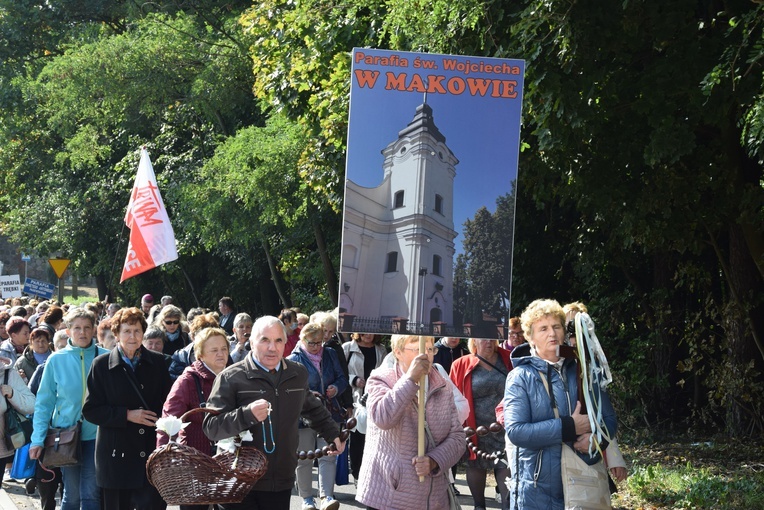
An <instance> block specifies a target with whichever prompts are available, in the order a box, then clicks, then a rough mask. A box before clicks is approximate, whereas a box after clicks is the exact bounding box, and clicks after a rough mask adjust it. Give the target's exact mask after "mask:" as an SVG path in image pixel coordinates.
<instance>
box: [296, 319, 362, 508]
mask: <svg viewBox="0 0 764 510" xmlns="http://www.w3.org/2000/svg"><path fill="white" fill-rule="evenodd" d="M287 359H289V360H291V361H295V362H297V363H300V364H301V365H303V366H304V367H305V368H306V369H307V371H308V386H309V387H310V391H312V392H313V393H314V394H316V396H318V397H319V398H320V399H321V400H323V401H324V402H325V403H326V405H327V407H328V408H329V410H330V411H331V413H332V418H334V421H336V422H338V423H339V422H341V421H342V420H343V419H344V415H343V411H344V409H343V408H342V407H341V406H340V405H339V403H338V402H337V396H338V395H339V394H340V393H342V392H343V391H345V388H347V386H348V380H347V378H346V377H345V373H344V372H343V371H342V367H341V366H340V362H339V359H337V354H336V353H335V352H334V350H333V349H327V348H324V346H323V328H322V326H321V325H320V324H314V323H308V324H306V325H305V327H304V328H302V331H301V332H300V342H299V343H298V344H297V345H296V346H295V348H294V350H293V351H292V354H290V355H289V357H288V358H287ZM326 444H327V443H326V441H325V440H324V439H323V438H321V437H318V434H317V433H316V431H315V430H313V429H312V428H309V427H308V426H307V424H304V423H301V424H300V430H299V443H298V446H297V449H298V450H300V451H308V450H315V449H316V448H323V447H324V446H326ZM312 467H313V459H304V460H299V461H297V469H296V470H295V473H296V475H297V492H298V493H299V495H300V497H301V498H302V499H303V505H302V508H303V510H315V509H316V508H321V509H322V510H324V509H331V510H336V509H337V508H338V507H339V502H338V501H337V500H336V499H334V478H335V475H336V472H337V457H336V456H331V455H324V456H323V457H321V458H320V459H318V490H319V496H320V497H322V498H324V499H323V502H322V504H321V506H320V507H317V506H316V503H315V500H314V498H313V488H312V483H313V482H312V479H313V475H312Z"/></svg>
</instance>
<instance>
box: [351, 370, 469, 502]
mask: <svg viewBox="0 0 764 510" xmlns="http://www.w3.org/2000/svg"><path fill="white" fill-rule="evenodd" d="M428 384H429V388H428V393H427V404H426V407H425V419H426V421H427V424H428V425H429V428H430V431H431V432H432V436H433V439H434V440H435V444H434V445H433V444H431V442H430V441H429V439H428V440H427V441H426V452H427V453H426V455H428V456H429V457H430V458H432V459H433V460H434V461H435V462H436V463H437V464H438V468H436V469H435V470H434V471H433V472H432V473H431V474H430V475H429V476H427V477H425V480H424V482H421V483H420V482H419V477H417V475H416V472H415V471H414V466H413V465H412V463H411V461H412V459H413V458H414V457H416V456H417V390H418V389H419V386H418V385H417V384H416V383H415V382H413V381H412V380H411V379H409V378H408V377H407V376H406V375H405V374H403V373H402V372H401V369H400V367H399V366H398V364H397V363H396V365H395V366H394V367H392V368H378V369H377V370H374V371H373V372H372V374H371V376H370V377H369V380H368V381H367V382H366V393H367V394H368V397H367V398H368V400H367V401H366V410H367V413H368V428H367V430H366V446H365V449H364V461H363V464H362V465H361V473H360V476H359V481H358V493H357V496H356V499H357V500H358V501H360V502H361V503H363V504H364V505H367V506H370V507H373V508H379V509H381V510H390V509H400V510H410V509H412V508H416V509H421V510H426V509H430V510H440V509H447V508H448V493H447V488H448V478H447V472H448V469H449V468H451V466H453V465H454V464H456V463H457V462H458V460H459V459H460V458H461V457H462V455H463V454H464V450H465V444H466V443H465V437H464V431H463V430H462V426H461V424H460V423H459V418H458V417H457V412H456V406H455V405H454V397H453V394H452V393H451V389H450V388H449V387H448V386H447V385H446V381H445V380H444V379H443V377H441V375H440V374H439V373H438V371H437V370H435V369H431V370H430V373H429V375H428Z"/></svg>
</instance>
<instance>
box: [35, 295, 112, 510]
mask: <svg viewBox="0 0 764 510" xmlns="http://www.w3.org/2000/svg"><path fill="white" fill-rule="evenodd" d="M64 321H65V322H66V333H67V335H69V340H68V344H67V346H66V347H65V348H64V349H62V350H60V351H56V352H55V353H53V354H51V355H50V357H49V358H48V360H47V361H46V362H45V371H44V372H43V375H42V380H41V381H40V387H39V389H38V390H37V400H36V402H35V408H34V419H33V423H34V432H33V433H32V446H31V447H30V448H29V457H30V458H32V459H37V458H39V457H40V455H41V454H42V447H43V443H44V442H45V435H46V434H47V432H48V427H71V426H72V425H74V424H75V423H77V422H78V421H81V422H82V428H81V430H80V444H81V447H82V451H81V454H80V455H81V456H80V463H79V464H77V465H75V466H66V467H63V468H61V472H62V474H63V479H64V497H63V499H62V501H61V508H62V510H80V509H81V510H100V509H101V490H100V489H99V488H98V485H97V484H96V474H95V442H96V441H95V440H96V431H97V427H96V426H95V425H94V424H93V423H91V422H89V421H88V420H86V419H84V418H83V416H82V405H83V403H84V401H85V393H86V382H85V381H86V378H87V375H88V371H89V370H90V365H92V363H93V360H94V359H95V357H96V356H98V355H100V354H104V353H106V352H108V351H107V350H106V349H103V348H101V347H98V346H97V345H96V342H95V340H94V339H93V337H94V336H95V315H94V314H93V313H92V312H89V311H87V310H85V309H84V308H75V309H73V310H71V311H70V312H69V313H68V314H67V316H66V318H65V319H64ZM42 462H43V463H45V459H43V460H42Z"/></svg>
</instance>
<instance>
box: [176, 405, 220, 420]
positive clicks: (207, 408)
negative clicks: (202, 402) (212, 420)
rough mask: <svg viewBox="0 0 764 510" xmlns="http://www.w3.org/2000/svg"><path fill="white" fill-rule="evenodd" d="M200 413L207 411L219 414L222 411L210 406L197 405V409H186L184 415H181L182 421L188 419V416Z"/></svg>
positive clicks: (215, 414) (214, 414)
mask: <svg viewBox="0 0 764 510" xmlns="http://www.w3.org/2000/svg"><path fill="white" fill-rule="evenodd" d="M198 413H207V414H211V415H213V416H217V415H218V414H220V411H218V410H217V409H212V408H210V407H197V408H196V409H191V410H190V411H186V412H185V413H183V415H182V416H181V417H180V421H182V422H185V421H188V418H190V417H191V416H192V415H194V414H198Z"/></svg>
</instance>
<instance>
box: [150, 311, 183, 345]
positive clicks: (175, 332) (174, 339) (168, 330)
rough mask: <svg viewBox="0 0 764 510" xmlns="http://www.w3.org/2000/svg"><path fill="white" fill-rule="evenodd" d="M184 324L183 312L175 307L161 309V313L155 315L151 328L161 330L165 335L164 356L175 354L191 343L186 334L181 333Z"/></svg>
mask: <svg viewBox="0 0 764 510" xmlns="http://www.w3.org/2000/svg"><path fill="white" fill-rule="evenodd" d="M185 322H186V318H185V317H184V316H183V311H182V310H181V309H180V308H178V307H177V306H175V305H167V306H165V307H163V308H162V311H161V312H159V315H157V318H156V320H155V321H154V324H153V326H154V327H157V328H159V329H161V330H162V331H164V332H165V334H166V335H167V341H166V342H165V343H164V349H163V352H164V353H165V354H170V355H172V354H175V351H177V350H180V349H182V348H184V347H185V346H187V345H188V344H190V343H191V338H190V337H189V336H188V333H186V332H185V331H183V324H184V323H185Z"/></svg>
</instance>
